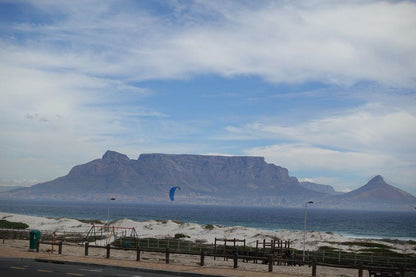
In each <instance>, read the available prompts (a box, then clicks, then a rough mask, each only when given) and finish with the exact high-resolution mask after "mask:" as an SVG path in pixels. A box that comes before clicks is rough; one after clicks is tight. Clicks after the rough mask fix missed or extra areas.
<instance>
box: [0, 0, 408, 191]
mask: <svg viewBox="0 0 416 277" xmlns="http://www.w3.org/2000/svg"><path fill="white" fill-rule="evenodd" d="M415 14H416V2H412V1H320V0H314V1H215V0H214V1H211V0H210V1H48V0H45V1H3V0H0V70H1V74H0V78H1V80H0V93H1V103H0V105H1V110H2V116H1V117H0V124H1V136H0V142H1V144H0V145H1V148H0V154H1V155H0V165H1V166H0V185H1V186H10V185H26V186H28V185H32V184H35V183H38V182H43V181H48V180H51V179H54V178H56V177H59V176H63V175H65V174H67V173H68V172H69V170H70V169H71V167H72V166H74V165H77V164H82V163H86V162H88V161H90V160H92V159H96V158H99V157H101V156H102V155H103V154H104V152H105V151H106V150H107V149H111V150H115V151H118V152H121V153H125V154H127V155H128V156H129V157H130V158H132V159H136V158H137V157H138V155H139V154H141V153H155V152H157V153H192V154H219V155H253V156H264V157H265V158H266V161H267V162H269V163H274V164H277V165H280V166H283V167H286V168H288V169H289V172H290V174H291V175H292V176H296V177H298V178H299V179H301V180H305V179H306V180H312V181H315V182H318V183H323V184H329V185H332V186H334V187H335V188H336V189H337V190H342V191H348V190H351V189H355V188H358V187H360V186H362V185H364V184H365V183H366V182H367V181H368V180H369V178H371V177H373V176H374V175H378V174H381V175H382V176H383V177H384V178H385V179H386V181H388V182H389V183H390V184H393V185H395V186H398V187H399V188H402V189H404V190H406V191H409V192H411V193H412V194H416V183H415V180H416V142H415V141H416V109H415V107H416V17H415V16H414V15H415Z"/></svg>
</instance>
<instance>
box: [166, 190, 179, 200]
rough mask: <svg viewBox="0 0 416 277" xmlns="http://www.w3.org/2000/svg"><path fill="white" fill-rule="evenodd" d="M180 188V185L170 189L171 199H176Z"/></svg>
mask: <svg viewBox="0 0 416 277" xmlns="http://www.w3.org/2000/svg"><path fill="white" fill-rule="evenodd" d="M177 189H178V190H180V189H181V188H180V187H172V188H171V189H170V190H169V198H170V201H174V200H175V191H176V190H177Z"/></svg>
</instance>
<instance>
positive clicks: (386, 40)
mask: <svg viewBox="0 0 416 277" xmlns="http://www.w3.org/2000/svg"><path fill="white" fill-rule="evenodd" d="M69 3H72V2H69ZM33 4H34V5H36V6H37V7H40V8H42V9H44V10H48V9H49V10H51V9H52V11H55V12H56V13H58V14H64V15H65V16H61V17H60V18H62V19H60V20H57V21H56V23H50V24H43V25H34V26H33V25H29V24H26V25H23V24H19V25H15V26H13V28H14V29H15V30H18V31H20V32H22V33H31V35H32V36H35V37H36V35H37V36H41V37H42V41H44V42H39V41H36V44H35V45H34V46H30V47H31V52H33V51H34V50H36V49H47V51H51V50H52V52H56V53H57V54H59V55H61V56H62V57H61V59H50V60H49V65H51V66H58V67H60V66H62V67H66V68H73V69H75V70H77V71H81V72H84V73H86V74H94V75H97V74H99V75H108V74H110V75H115V76H124V77H128V78H133V79H136V80H143V79H149V78H153V79H160V78H186V77H189V76H191V75H194V74H205V73H214V74H221V75H223V76H235V75H257V76H260V77H262V78H264V79H266V80H268V81H271V82H275V83H281V82H283V83H302V82H308V81H319V82H324V83H331V84H347V85H349V84H353V83H356V82H358V81H362V80H370V81H375V82H379V83H383V84H389V85H394V86H399V87H401V86H404V87H414V86H415V79H414V76H415V75H416V54H415V52H416V50H415V49H416V39H414V38H415V37H416V19H415V17H414V16H413V15H414V14H416V4H415V3H413V2H402V1H401V2H397V3H391V2H381V1H367V2H361V1H355V2H337V3H333V2H327V1H316V2H315V5H306V4H302V2H262V3H257V5H254V4H253V3H245V4H241V3H239V2H228V3H227V5H224V3H222V2H216V1H214V2H211V1H209V2H199V1H196V2H192V3H190V4H187V5H185V6H183V5H180V4H178V5H177V6H176V7H174V8H172V10H171V13H170V14H168V15H163V16H162V15H156V14H151V13H146V12H145V11H144V10H143V9H140V8H138V7H135V6H134V5H132V6H131V7H128V6H127V7H124V8H120V7H115V6H117V4H115V3H112V2H106V3H103V2H102V1H100V2H99V4H98V3H93V2H92V3H90V4H88V5H84V4H82V5H83V9H78V6H76V4H68V3H62V2H60V3H59V4H57V3H52V2H51V3H47V4H45V2H38V1H35V2H34V3H33ZM173 6H174V5H173ZM98 7H99V8H98ZM81 10H82V11H81ZM54 22H55V21H54ZM55 44H57V45H59V46H56V45H55ZM24 47H27V46H24ZM35 53H36V52H35ZM33 56H34V57H32V58H34V59H35V60H33V61H36V54H33ZM44 62H45V61H44V60H43V61H42V64H43V63H44Z"/></svg>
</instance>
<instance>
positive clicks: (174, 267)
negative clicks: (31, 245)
mask: <svg viewBox="0 0 416 277" xmlns="http://www.w3.org/2000/svg"><path fill="white" fill-rule="evenodd" d="M0 243H1V242H0ZM0 257H17V258H19V257H20V258H32V259H45V260H51V261H61V262H71V263H85V264H98V265H107V266H118V267H130V268H139V269H145V270H158V271H160V270H162V271H173V272H187V273H196V274H206V275H211V276H212V275H214V276H236V277H250V276H255V277H271V276H273V277H275V276H279V277H295V276H296V275H282V274H278V273H273V272H272V273H269V272H254V271H247V270H239V269H224V268H209V267H201V266H185V265H178V264H165V263H162V262H161V263H154V262H148V261H131V260H120V259H116V258H110V259H106V258H101V257H91V256H72V255H65V254H62V255H58V254H51V253H42V252H39V253H36V252H30V251H29V250H28V249H26V250H25V249H19V248H15V247H10V246H6V245H1V244H0Z"/></svg>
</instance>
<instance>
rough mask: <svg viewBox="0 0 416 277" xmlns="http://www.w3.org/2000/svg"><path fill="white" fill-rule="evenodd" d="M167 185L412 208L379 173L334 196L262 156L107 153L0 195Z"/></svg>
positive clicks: (127, 191) (281, 199) (201, 192)
mask: <svg viewBox="0 0 416 277" xmlns="http://www.w3.org/2000/svg"><path fill="white" fill-rule="evenodd" d="M172 186H180V187H181V190H179V191H178V192H177V194H176V196H175V199H176V200H175V201H176V202H179V203H186V204H220V205H252V206H253V205H254V206H282V207H302V206H303V204H304V203H305V201H309V200H313V201H314V202H315V204H314V206H315V207H324V208H347V209H351V208H360V209H379V208H383V209H403V208H406V207H407V208H408V207H411V206H412V205H413V206H416V198H415V197H413V196H412V195H410V194H408V193H406V192H404V191H402V190H399V189H397V188H395V187H392V186H390V185H388V184H386V183H385V182H384V180H383V178H382V177H381V176H377V177H375V178H374V179H373V180H371V181H370V182H369V183H368V184H367V185H365V186H363V187H361V188H360V189H357V190H355V191H352V192H349V193H346V194H342V195H338V193H337V192H335V191H334V189H333V188H332V187H331V186H325V185H319V184H314V183H307V182H306V183H305V182H303V183H300V182H299V181H298V179H296V178H295V177H292V176H289V172H288V170H287V169H286V168H283V167H280V166H276V165H274V164H269V163H266V162H265V160H264V158H263V157H244V156H231V157H230V156H209V155H172V154H141V155H140V156H139V158H138V159H137V160H133V159H129V158H128V157H127V156H126V155H124V154H120V153H117V152H114V151H107V152H106V153H105V154H104V155H103V157H102V158H101V159H96V160H93V161H91V162H88V163H86V164H83V165H77V166H75V167H73V168H72V169H71V171H70V172H69V173H68V175H66V176H63V177H60V178H57V179H55V180H52V181H49V182H45V183H41V184H37V185H35V186H32V187H30V188H22V189H17V190H13V191H8V192H2V193H0V198H3V199H4V198H9V199H10V198H11V199H38V200H39V199H45V200H46V199H47V200H87V201H91V200H92V201H105V199H107V198H108V197H116V198H117V199H118V200H120V201H127V202H140V203H142V202H167V201H169V200H168V191H169V189H170V188H171V187H172Z"/></svg>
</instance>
